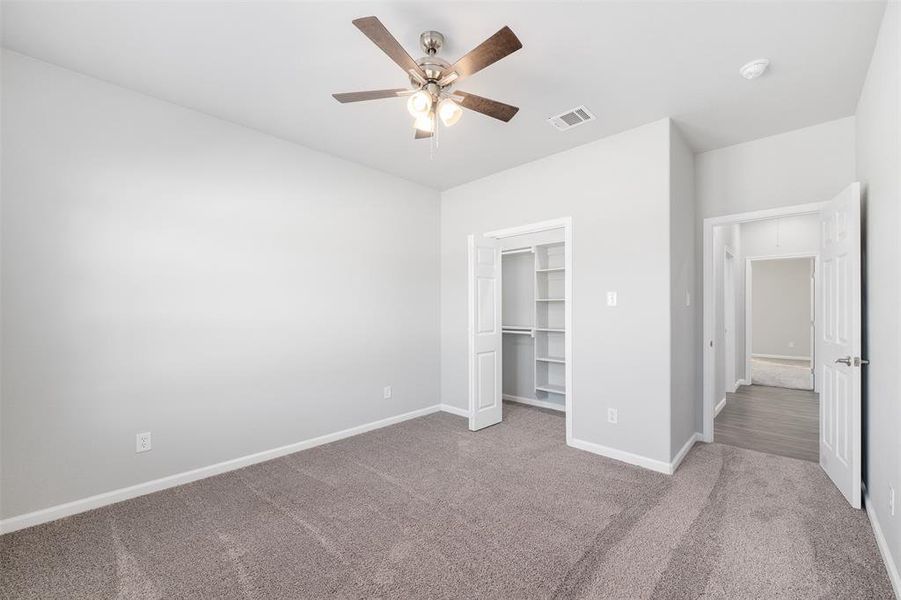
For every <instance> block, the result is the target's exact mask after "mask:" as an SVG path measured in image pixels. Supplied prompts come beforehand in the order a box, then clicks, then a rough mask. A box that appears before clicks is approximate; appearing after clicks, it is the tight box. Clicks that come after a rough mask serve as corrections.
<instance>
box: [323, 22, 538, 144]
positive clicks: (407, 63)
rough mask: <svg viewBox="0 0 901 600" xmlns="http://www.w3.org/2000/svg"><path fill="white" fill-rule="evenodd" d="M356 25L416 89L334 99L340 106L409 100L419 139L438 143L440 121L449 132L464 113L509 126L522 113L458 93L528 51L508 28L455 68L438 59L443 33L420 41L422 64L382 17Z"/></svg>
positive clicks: (426, 34)
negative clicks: (476, 76) (473, 78)
mask: <svg viewBox="0 0 901 600" xmlns="http://www.w3.org/2000/svg"><path fill="white" fill-rule="evenodd" d="M353 24H354V25H356V26H357V29H359V30H360V31H362V32H363V35H365V36H366V37H368V38H369V39H370V40H372V41H373V43H375V45H376V46H378V47H379V48H381V49H382V51H383V52H384V53H385V54H387V55H388V57H389V58H390V59H391V60H393V61H394V62H396V63H397V64H398V65H400V67H401V68H402V69H403V70H404V71H406V72H407V74H408V75H409V76H410V84H411V87H410V88H409V89H407V88H401V89H394V90H371V91H367V92H348V93H344V94H332V95H333V96H334V98H335V100H337V101H338V102H341V103H345V102H361V101H363V100H377V99H380V98H400V97H406V98H407V110H408V111H410V114H411V115H412V116H413V117H414V119H415V121H414V127H415V128H416V134H415V136H414V137H415V138H416V139H423V138H429V137H432V135H434V133H435V128H436V126H437V119H440V120H441V122H442V123H443V124H444V125H445V127H450V126H451V125H453V124H454V123H456V122H457V121H459V120H460V117H461V116H462V114H463V110H462V109H461V108H460V107H463V108H468V109H469V110H474V111H476V112H480V113H482V114H483V115H488V116H489V117H494V118H495V119H499V120H501V121H504V122H505V123H506V122H508V121H509V120H510V119H512V118H513V115H515V114H516V113H517V111H519V108H517V107H516V106H510V105H509V104H504V103H503V102H498V101H497V100H490V99H488V98H482V97H481V96H476V95H475V94H470V93H467V92H464V91H461V90H453V89H452V88H453V86H454V85H455V84H456V83H457V82H459V81H460V80H461V79H463V78H464V77H468V76H469V75H472V74H473V73H476V72H478V71H481V70H482V69H484V68H485V67H487V66H489V65H492V64H494V63H496V62H497V61H499V60H500V59H502V58H504V57H505V56H507V55H509V54H512V53H514V52H516V51H517V50H519V49H520V48H522V43H521V42H520V41H519V39H518V38H517V37H516V35H515V34H514V33H513V32H512V31H511V30H510V28H509V27H503V28H502V29H501V30H500V31H498V32H497V33H495V34H494V35H492V36H491V37H489V38H488V39H487V40H485V41H484V42H482V43H481V44H479V45H478V46H476V47H475V48H473V49H472V50H471V51H470V52H469V53H468V54H466V55H465V56H463V58H461V59H460V60H458V61H457V62H455V63H454V64H450V63H448V62H447V61H446V60H443V59H441V58H438V51H439V50H440V49H441V46H442V45H443V44H444V36H443V35H441V34H440V33H439V32H437V31H426V32H423V34H422V35H420V36H419V44H420V46H421V47H422V50H423V51H424V52H425V53H426V55H425V56H423V57H422V58H420V59H419V60H413V58H412V57H411V56H410V55H409V54H407V51H406V50H404V49H403V47H402V46H401V45H400V43H399V42H398V41H397V40H396V39H395V38H394V36H393V35H391V33H390V32H389V31H388V30H387V29H386V28H385V26H384V25H382V22H381V21H379V20H378V19H377V18H376V17H363V18H360V19H355V20H354V21H353Z"/></svg>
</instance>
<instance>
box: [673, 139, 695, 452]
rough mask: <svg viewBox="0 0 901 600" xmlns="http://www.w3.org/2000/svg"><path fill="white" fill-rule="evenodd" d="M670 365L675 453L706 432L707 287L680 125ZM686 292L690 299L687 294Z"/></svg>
mask: <svg viewBox="0 0 901 600" xmlns="http://www.w3.org/2000/svg"><path fill="white" fill-rule="evenodd" d="M669 167H670V168H669V175H670V203H669V213H670V323H671V336H670V364H671V372H672V377H671V379H670V389H671V414H672V422H671V425H670V427H671V436H670V452H671V453H672V455H675V454H676V453H677V452H679V450H681V449H682V446H683V445H685V442H686V441H688V439H689V438H690V437H691V436H692V435H694V434H695V432H697V431H701V429H702V423H701V417H702V413H703V396H702V395H701V385H702V383H701V364H702V363H701V361H702V359H701V350H702V347H701V312H700V307H701V302H700V300H701V292H700V286H699V282H700V277H699V276H698V273H699V270H700V261H699V260H698V256H699V254H698V251H699V248H700V246H699V242H700V238H699V235H698V234H699V229H698V219H697V215H696V210H695V209H696V203H695V190H694V154H693V153H692V151H691V148H689V147H688V145H687V144H686V143H685V141H684V140H683V139H682V136H681V135H680V133H679V130H678V129H677V128H676V127H675V126H673V127H671V129H670V165H669ZM686 294H688V295H689V296H690V298H686Z"/></svg>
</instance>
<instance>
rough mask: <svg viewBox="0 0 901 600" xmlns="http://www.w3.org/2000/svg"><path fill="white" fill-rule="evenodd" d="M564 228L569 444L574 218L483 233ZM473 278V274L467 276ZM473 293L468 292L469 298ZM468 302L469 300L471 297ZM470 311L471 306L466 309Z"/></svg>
mask: <svg viewBox="0 0 901 600" xmlns="http://www.w3.org/2000/svg"><path fill="white" fill-rule="evenodd" d="M561 228H562V229H563V267H564V269H563V273H564V275H563V298H564V300H565V304H564V308H563V329H564V331H565V332H566V335H565V337H564V340H563V357H564V359H565V360H566V377H565V380H566V410H565V412H566V443H567V444H569V445H572V443H571V442H572V441H573V420H572V414H573V393H572V389H573V362H574V361H573V293H572V291H573V220H572V217H560V218H557V219H550V220H547V221H540V222H538V223H529V224H527V225H518V226H516V227H507V228H506V229H496V230H494V231H489V232H486V233H484V234H483V235H484V236H485V237H492V238H497V239H501V238H508V237H513V236H516V235H524V234H527V233H538V232H540V231H548V230H550V229H561ZM469 279H470V280H472V275H471V274H470V275H469ZM471 296H472V294H470V297H471ZM470 301H471V299H470ZM469 314H472V308H471V307H470V309H469ZM469 355H470V356H471V355H472V348H470V349H469ZM469 381H470V385H471V382H472V373H470V375H469Z"/></svg>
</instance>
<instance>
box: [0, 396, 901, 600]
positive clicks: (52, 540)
mask: <svg viewBox="0 0 901 600" xmlns="http://www.w3.org/2000/svg"><path fill="white" fill-rule="evenodd" d="M563 438H564V421H563V417H562V415H560V414H558V413H551V412H549V411H542V410H540V409H534V408H530V407H524V406H518V405H506V406H505V420H504V422H503V423H502V424H500V425H496V426H494V427H491V428H489V429H486V430H483V431H481V432H477V433H471V432H469V431H467V429H466V423H465V421H464V420H463V419H461V418H459V417H455V416H451V415H448V414H443V413H438V414H434V415H430V416H427V417H422V418H420V419H416V420H412V421H408V422H405V423H401V424H398V425H395V426H392V427H388V428H385V429H381V430H378V431H373V432H370V433H367V434H364V435H360V436H357V437H354V438H350V439H347V440H343V441H340V442H336V443H333V444H329V445H326V446H321V447H318V448H314V449H310V450H307V451H304V452H300V453H297V454H293V455H290V456H287V457H284V458H280V459H277V460H273V461H270V462H267V463H263V464H259V465H255V466H252V467H248V468H245V469H242V470H239V471H234V472H231V473H227V474H224V475H221V476H217V477H213V478H210V479H206V480H203V481H198V482H196V483H192V484H189V485H185V486H182V487H179V488H174V489H170V490H166V491H163V492H159V493H156V494H152V495H149V496H144V497H141V498H136V499H134V500H129V501H127V502H123V503H120V504H116V505H113V506H109V507H105V508H102V509H99V510H95V511H92V512H89V513H85V514H81V515H77V516H74V517H70V518H68V519H64V520H61V521H58V522H55V523H50V524H46V525H42V526H38V527H34V528H31V529H28V530H24V531H20V532H16V533H13V534H8V535H5V536H3V537H0V595H2V597H3V598H41V599H51V598H66V599H76V598H86V599H87V598H90V599H104V598H209V599H217V600H226V599H233V598H234V599H237V598H241V599H244V598H249V599H261V598H277V599H283V598H315V599H321V598H467V599H472V598H619V599H624V598H659V599H664V598H729V599H742V598H766V599H774V598H849V599H850V598H890V597H891V588H890V584H889V581H888V578H887V576H886V573H885V569H884V567H883V565H882V562H881V560H880V557H879V553H878V550H877V548H876V543H875V541H874V538H873V534H872V530H871V529H870V525H869V523H868V522H867V518H866V515H865V514H864V513H863V512H861V511H856V510H853V509H851V508H849V507H848V506H847V504H846V503H845V501H844V499H843V498H842V497H841V495H840V494H839V493H838V491H836V490H835V489H834V488H833V487H832V485H831V483H829V481H828V480H827V479H826V477H825V476H824V475H823V473H822V472H821V470H820V468H819V467H818V466H817V465H815V464H812V463H810V462H805V461H800V460H794V459H789V458H783V457H779V456H773V455H769V454H762V453H758V452H753V451H749V450H743V449H740V448H734V447H730V446H724V445H720V444H709V445H707V444H699V445H698V446H696V447H695V449H694V450H693V451H692V452H691V453H690V454H689V455H688V457H687V458H686V460H685V462H684V463H683V465H682V467H681V468H680V469H679V470H678V472H677V473H676V475H674V476H666V475H662V474H658V473H653V472H651V471H647V470H644V469H640V468H637V467H631V466H628V465H625V464H622V463H619V462H615V461H612V460H608V459H605V458H601V457H598V456H595V455H592V454H589V453H587V452H582V451H579V450H574V449H572V448H568V447H566V446H565V444H564V443H563Z"/></svg>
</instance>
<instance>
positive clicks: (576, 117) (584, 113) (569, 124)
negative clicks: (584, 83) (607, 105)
mask: <svg viewBox="0 0 901 600" xmlns="http://www.w3.org/2000/svg"><path fill="white" fill-rule="evenodd" d="M588 121H594V115H593V114H591V111H589V110H588V109H587V108H585V107H584V106H577V107H575V108H573V109H572V110H568V111H566V112H565V113H563V114H559V115H557V116H555V117H551V118H550V119H548V120H547V122H548V123H550V124H551V125H553V126H554V127H556V128H557V129H559V130H560V131H566V130H567V129H572V128H573V127H578V126H579V125H581V124H582V123H587V122H588Z"/></svg>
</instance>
